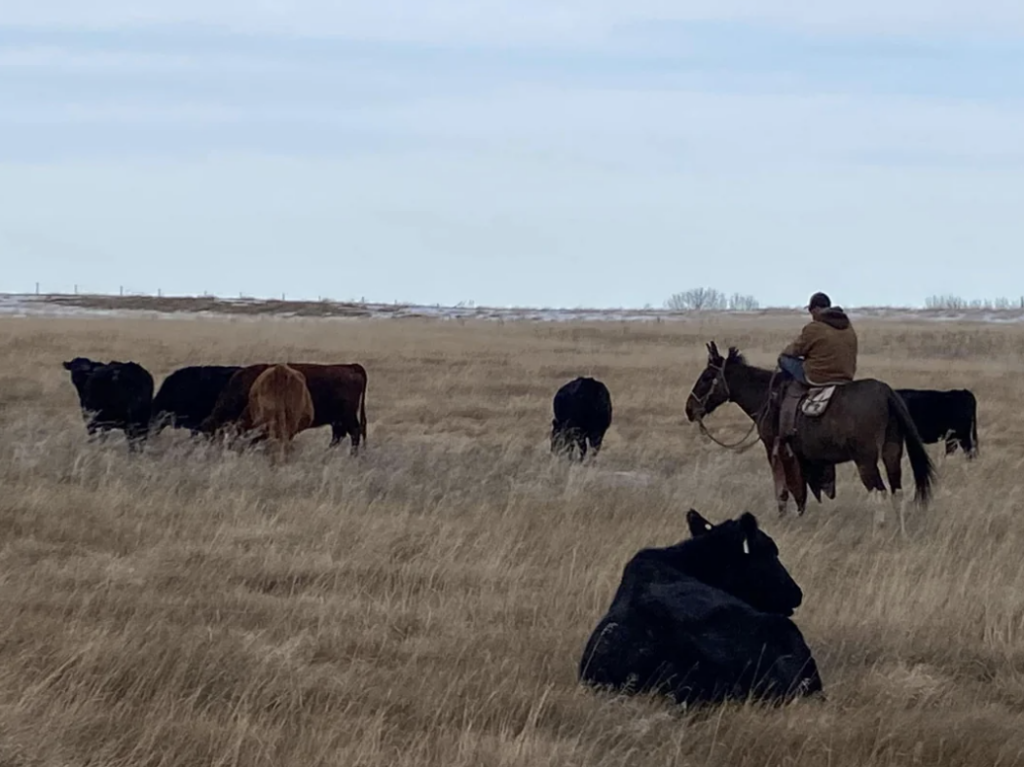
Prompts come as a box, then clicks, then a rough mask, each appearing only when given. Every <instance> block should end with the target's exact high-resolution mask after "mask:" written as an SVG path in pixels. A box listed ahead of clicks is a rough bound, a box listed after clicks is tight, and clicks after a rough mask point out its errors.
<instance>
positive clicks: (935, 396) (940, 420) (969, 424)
mask: <svg viewBox="0 0 1024 767" xmlns="http://www.w3.org/2000/svg"><path fill="white" fill-rule="evenodd" d="M896 393H897V394H899V395H900V397H902V398H903V401H904V402H905V403H906V404H907V410H909V411H910V417H911V418H913V419H914V425H915V426H917V431H918V433H919V434H920V435H921V440H922V441H923V442H925V443H926V444H929V445H931V444H934V443H936V442H939V441H940V440H941V441H945V443H946V455H949V454H950V453H953V452H956V449H957V446H958V445H959V447H962V448H963V450H964V453H965V454H966V455H967V458H968V459H971V458H974V457H975V456H976V455H977V454H978V402H977V400H976V399H975V398H974V394H973V393H972V392H971V390H970V389H951V390H949V391H936V390H933V389H897V390H896Z"/></svg>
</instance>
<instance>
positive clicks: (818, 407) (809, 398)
mask: <svg viewBox="0 0 1024 767" xmlns="http://www.w3.org/2000/svg"><path fill="white" fill-rule="evenodd" d="M835 390H836V384H829V385H828V386H812V387H811V390H810V391H809V392H807V394H806V395H805V396H804V398H803V401H802V402H801V403H800V411H801V412H802V413H803V414H804V415H805V416H807V417H808V418H817V417H818V416H820V415H821V414H822V413H824V412H825V410H826V409H827V408H828V403H829V402H830V401H831V400H832V394H833V393H834V392H835Z"/></svg>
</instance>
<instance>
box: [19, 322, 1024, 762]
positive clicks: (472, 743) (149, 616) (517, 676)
mask: <svg viewBox="0 0 1024 767" xmlns="http://www.w3.org/2000/svg"><path fill="white" fill-rule="evenodd" d="M798 324H799V321H796V322H792V321H789V322H786V321H782V320H779V321H775V320H771V321H760V322H759V323H758V324H757V326H751V325H746V326H745V325H743V324H742V321H741V320H738V319H737V320H730V319H728V318H719V319H715V320H713V321H710V322H707V323H704V324H701V323H698V322H692V323H678V324H642V325H641V324H616V323H607V324H601V325H597V324H594V325H560V324H554V323H549V324H528V323H504V324H498V323H492V324H473V323H456V322H443V321H436V322H429V321H399V320H391V321H328V320H323V321H315V320H295V321H285V320H275V319H272V318H261V319H256V320H245V321H227V320H223V321H220V320H210V319H191V320H182V321H170V320H168V321H148V320H131V319H122V320H106V319H104V320H91V321H90V320H75V321H69V320H43V319H26V320H13V319H8V320H3V321H0V483H2V485H0V541H2V546H3V548H2V551H0V578H2V588H0V595H2V600H3V610H2V613H0V615H2V621H0V764H3V765H86V764H88V765H154V766H155V765H167V766H170V765H228V764H231V765H247V766H253V767H255V766H257V765H273V766H274V767H285V766H288V765H302V767H313V766H314V765H346V766H350V767H354V766H356V765H360V766H362V765H366V766H370V765H381V766H383V765H388V766H391V765H396V766H406V765H407V766H409V767H412V766H414V765H415V766H416V767H421V766H428V767H433V766H437V767H441V766H442V765H443V766H444V767H460V766H463V765H465V766H466V767H468V766H469V765H474V766H475V765H495V766H497V765H502V766H509V767H511V766H513V765H522V766H523V767H526V766H529V767H535V766H542V765H581V766H582V765H588V766H589V767H610V766H611V765H639V766H647V765H668V764H675V765H689V764H692V765H705V764H707V765H729V766H730V767H741V766H742V765H835V766H837V767H839V766H844V765H850V766H851V767H852V766H854V765H856V766H857V767H865V766H866V765H908V764H921V765H964V766H965V767H980V766H981V765H995V764H999V765H1013V764H1020V763H1024V756H1022V753H1024V728H1022V726H1021V725H1022V722H1024V518H1022V516H1021V514H1020V511H1019V509H1020V508H1021V505H1022V500H1024V499H1022V482H1021V476H1022V470H1024V447H1022V439H1024V434H1022V431H1024V427H1022V421H1021V418H1020V416H1019V408H1020V402H1021V399H1022V394H1024V384H1022V383H1021V370H1022V366H1024V359H1022V350H1024V332H1022V331H1021V330H1017V329H1014V328H1007V327H995V326H989V327H986V326H981V325H976V326H966V325H964V326H957V325H940V324H923V323H922V324H917V325H894V324H885V323H881V322H877V323H863V324H860V325H858V329H859V331H860V335H861V342H862V349H863V352H862V357H861V369H860V374H861V375H862V376H875V377H879V378H881V379H883V380H886V381H888V382H889V383H891V384H893V385H895V386H924V387H936V388H948V387H959V386H963V385H967V386H970V387H971V388H972V389H973V390H974V391H975V393H976V394H977V397H978V400H979V414H980V435H981V451H982V452H981V457H980V459H979V460H978V461H975V462H973V463H972V464H968V463H967V462H966V461H965V460H964V459H963V458H962V457H961V456H955V457H953V458H951V459H949V460H944V459H941V458H940V457H939V454H940V452H941V451H940V450H939V448H938V446H933V447H932V448H931V452H932V454H933V455H934V456H936V459H937V462H938V464H939V477H940V482H939V485H938V489H937V495H936V499H935V501H934V502H933V504H932V506H931V507H930V508H928V509H927V510H924V511H913V510H912V513H911V514H910V516H909V520H908V525H909V531H910V533H909V538H908V539H907V540H903V539H901V538H900V537H899V535H898V534H897V533H896V532H895V530H896V526H895V525H893V524H891V523H892V522H894V521H895V520H894V518H893V515H892V513H891V512H889V514H890V525H889V526H888V527H887V528H884V529H883V530H881V531H879V530H876V529H875V528H874V524H873V512H874V508H873V507H872V505H871V504H870V503H868V502H867V501H866V499H865V493H864V491H863V489H862V487H861V486H860V484H859V482H858V481H857V479H856V474H855V472H854V471H853V470H852V468H851V467H849V466H844V467H842V470H841V471H840V472H839V487H838V498H837V500H836V501H834V502H827V503H826V504H823V505H817V504H815V503H813V502H812V503H811V504H810V506H809V508H808V512H807V515H806V516H805V517H803V518H800V519H797V518H783V519H780V518H778V517H777V515H776V513H775V511H774V503H773V500H772V484H771V477H770V474H769V471H768V468H767V466H766V462H765V458H764V455H763V453H762V452H761V451H760V450H759V449H758V450H752V451H750V452H747V453H744V454H742V455H736V454H733V453H729V452H726V451H723V450H721V449H720V448H717V447H716V446H714V445H712V444H710V443H708V442H707V441H705V440H702V439H701V438H700V437H699V435H698V433H697V430H696V428H695V427H694V426H693V425H692V424H689V423H687V422H686V421H685V418H684V417H683V406H684V403H685V398H686V394H687V392H688V391H689V389H690V387H691V385H692V383H693V381H694V379H695V378H696V376H697V374H698V373H699V371H700V369H701V368H702V366H703V361H704V356H705V355H704V346H703V344H704V343H705V342H706V341H708V340H710V339H712V338H714V339H716V340H717V341H718V343H719V345H720V346H722V347H724V346H726V345H727V344H729V343H735V344H738V345H739V346H740V347H741V348H742V349H743V350H744V351H745V352H747V354H748V356H749V357H750V358H751V360H752V361H755V362H760V363H763V364H765V365H771V364H772V362H773V360H774V355H775V353H776V352H777V350H778V349H779V348H781V346H782V345H783V344H784V343H785V342H786V341H787V340H788V339H789V337H790V336H791V335H793V334H794V333H796V332H797V330H798ZM76 354H84V355H88V356H92V357H95V358H102V359H109V358H117V359H135V360H136V361H138V362H140V363H142V364H144V365H145V366H146V367H147V368H148V369H149V370H151V371H152V372H153V374H154V376H155V377H156V379H157V383H158V384H159V382H160V380H161V378H162V377H163V375H165V374H167V373H168V372H170V371H171V370H172V369H174V368H176V367H178V366H181V365H185V364H193V363H245V362H252V361H257V360H259V361H264V360H281V359H284V360H287V359H290V360H295V361H331V362H352V361H358V362H362V363H363V364H364V365H365V366H366V367H367V370H368V371H369V391H368V415H369V420H370V432H369V447H368V451H367V452H366V453H365V454H364V455H362V456H360V457H357V458H352V457H351V456H349V455H348V451H347V449H344V448H343V449H341V450H335V451H327V450H326V445H327V442H328V439H329V435H328V434H327V433H326V430H315V431H309V432H305V433H303V434H302V435H300V437H299V438H298V440H297V450H296V454H295V456H294V457H293V459H292V460H291V461H289V462H288V463H287V464H285V465H283V466H279V467H273V466H271V465H270V463H269V461H268V459H267V457H266V456H265V455H262V454H259V453H247V454H238V453H235V452H230V451H228V452H225V451H222V450H220V449H219V448H216V447H208V446H202V445H197V444H194V443H191V442H190V441H189V440H188V438H187V436H185V435H183V434H181V433H172V432H167V433H165V434H163V435H161V436H160V437H159V438H157V439H156V440H154V441H153V442H152V443H151V444H150V445H149V446H148V448H147V450H146V452H145V453H144V454H143V455H141V456H137V457H129V455H128V454H127V451H126V449H125V446H124V443H123V440H122V438H121V437H120V436H117V437H114V438H111V439H110V440H108V441H107V442H105V443H98V444H88V443H87V442H86V437H85V429H84V426H83V424H82V420H81V416H80V414H79V412H78V410H77V399H76V396H75V393H74V391H73V388H72V386H71V383H70V381H69V380H68V378H67V374H66V372H65V371H63V370H62V369H61V366H60V362H61V361H62V360H63V359H69V358H70V357H72V356H74V355H76ZM577 374H592V375H596V376H598V377H600V378H601V379H603V380H604V381H605V382H606V383H607V384H608V386H609V387H610V389H611V392H612V397H613V400H614V406H615V416H614V423H613V426H612V429H611V431H610V432H609V435H608V437H607V439H606V442H605V449H604V451H603V452H602V454H601V456H600V458H599V460H598V461H597V462H596V463H595V464H593V465H589V466H584V467H571V466H567V465H566V464H564V463H561V462H558V461H554V460H552V458H551V456H550V455H549V454H548V452H547V440H546V438H547V431H548V427H549V424H550V418H551V411H550V408H551V397H552V395H553V394H554V391H555V390H556V388H557V387H558V385H560V384H561V383H563V382H564V381H566V380H568V379H569V378H571V377H573V376H575V375H577ZM711 422H712V428H713V429H715V430H716V433H719V434H720V435H721V436H722V437H724V438H734V437H736V436H738V435H739V434H741V433H742V432H743V431H744V430H745V428H746V424H747V422H746V421H745V418H744V417H743V416H742V415H741V414H739V413H738V411H737V410H736V409H735V408H733V407H730V408H727V409H726V410H725V411H723V412H722V413H716V414H715V415H714V416H713V417H712V419H711ZM691 506H693V507H696V508H697V509H699V510H701V511H702V512H703V513H704V514H705V515H707V516H708V517H709V518H711V519H714V520H717V519H722V518H725V517H727V516H734V515H735V514H737V513H738V512H740V511H742V510H744V509H749V510H751V511H753V512H755V513H756V514H758V516H759V519H760V520H761V522H762V524H763V526H764V527H765V529H767V531H768V532H769V533H770V534H771V535H773V536H774V537H775V539H776V540H777V542H778V543H779V547H780V549H781V552H782V557H783V561H784V562H785V563H786V565H787V566H788V567H789V569H790V571H791V572H792V573H793V574H794V577H795V578H796V579H797V581H798V582H799V583H800V584H801V586H802V587H803V589H804V592H805V602H804V606H803V607H801V609H800V610H799V611H798V612H797V615H796V620H797V622H798V623H799V625H800V626H801V628H802V630H803V631H804V633H805V635H806V637H807V639H808V642H809V643H810V645H811V647H812V649H813V650H814V652H815V655H816V658H817V659H818V662H819V665H820V667H821V670H822V675H823V678H824V681H825V685H826V690H827V693H828V695H829V699H828V700H827V701H826V702H824V703H810V702H801V703H798V704H796V705H793V706H789V707H786V708H783V709H780V710H764V709H761V708H758V707H756V706H742V705H732V706H727V707H724V708H721V709H717V710H714V711H712V712H711V714H710V715H709V716H696V717H695V716H688V715H685V714H683V713H681V712H679V711H677V710H674V709H673V708H672V707H671V706H669V705H666V704H665V703H663V702H660V701H657V700H642V699H631V700H622V699H615V698H612V697H609V696H606V695H600V694H595V693H593V692H590V691H587V690H585V689H581V688H580V687H579V686H578V685H577V683H576V664H577V661H578V659H579V654H580V651H581V649H582V646H583V643H584V642H585V640H586V638H587V635H588V633H589V632H590V630H591V629H592V627H593V626H594V624H595V623H596V622H597V620H598V619H599V618H600V616H601V614H602V613H603V611H604V610H605V609H606V607H607V605H608V602H609V601H610V599H611V596H612V593H613V591H614V588H615V586H616V584H617V582H618V578H619V575H620V573H621V569H622V566H623V565H624V564H625V562H626V560H627V559H628V558H629V556H631V555H632V554H633V553H634V552H635V551H636V550H637V549H639V548H641V547H643V546H648V545H663V544H667V543H671V542H674V541H676V540H679V539H681V538H683V537H685V536H686V532H685V522H684V512H685V511H686V510H687V509H688V508H690V507H691Z"/></svg>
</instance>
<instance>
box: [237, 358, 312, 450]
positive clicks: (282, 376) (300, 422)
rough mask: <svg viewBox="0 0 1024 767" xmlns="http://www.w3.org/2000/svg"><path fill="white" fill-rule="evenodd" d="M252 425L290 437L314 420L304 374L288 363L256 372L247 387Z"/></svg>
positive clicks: (275, 436)
mask: <svg viewBox="0 0 1024 767" xmlns="http://www.w3.org/2000/svg"><path fill="white" fill-rule="evenodd" d="M248 409H249V418H248V419H247V420H249V421H250V422H251V424H250V425H251V427H252V428H256V429H265V430H266V431H267V434H268V436H270V437H271V438H272V439H275V440H280V441H288V440H291V439H292V438H293V437H294V436H295V435H296V434H298V433H299V432H300V431H302V430H303V429H308V428H309V427H310V425H311V424H312V423H313V412H314V405H313V400H312V397H310V394H309V389H308V388H307V386H306V378H305V376H304V375H303V374H302V373H300V372H299V371H297V370H295V369H294V368H293V367H290V366H288V365H274V366H273V367H269V368H267V369H266V370H264V371H263V372H262V373H260V375H259V376H257V378H256V380H255V381H254V382H253V384H252V387H251V388H250V390H249V405H248Z"/></svg>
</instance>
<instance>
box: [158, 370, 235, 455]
mask: <svg viewBox="0 0 1024 767" xmlns="http://www.w3.org/2000/svg"><path fill="white" fill-rule="evenodd" d="M239 370H241V367H239V366H238V365H190V366H188V367H183V368H179V369H178V370H175V371H174V372H173V373H171V374H170V375H169V376H167V378H165V379H164V382H163V383H162V384H160V390H159V391H158V392H157V394H156V397H155V398H154V399H153V416H152V419H151V421H150V434H159V433H160V432H161V431H163V429H164V428H166V427H167V426H171V427H173V428H176V429H188V430H189V431H190V432H191V433H192V436H193V437H194V436H196V434H198V433H199V431H200V426H201V425H202V423H203V420H204V419H206V418H208V417H209V415H210V413H212V412H213V407H214V405H215V404H217V398H218V397H220V393H221V392H222V391H223V390H224V387H225V386H226V385H227V383H228V381H229V380H231V376H233V375H234V374H235V373H237V372H238V371H239Z"/></svg>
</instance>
